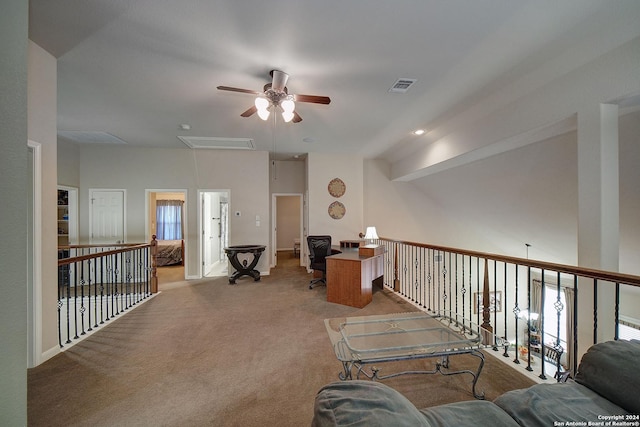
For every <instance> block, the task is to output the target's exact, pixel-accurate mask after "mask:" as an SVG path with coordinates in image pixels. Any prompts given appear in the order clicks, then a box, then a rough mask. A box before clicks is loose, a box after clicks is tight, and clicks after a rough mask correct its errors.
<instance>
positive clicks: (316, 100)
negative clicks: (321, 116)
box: [293, 94, 331, 105]
mask: <svg viewBox="0 0 640 427" xmlns="http://www.w3.org/2000/svg"><path fill="white" fill-rule="evenodd" d="M293 100H294V101H296V102H311V103H313V104H325V105H327V104H329V103H330V102H331V98H329V97H328V96H316V95H300V94H297V95H293Z"/></svg>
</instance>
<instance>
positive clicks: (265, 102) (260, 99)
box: [254, 96, 269, 111]
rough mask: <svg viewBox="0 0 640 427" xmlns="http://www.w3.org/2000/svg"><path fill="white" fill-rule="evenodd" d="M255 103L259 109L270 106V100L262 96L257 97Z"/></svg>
mask: <svg viewBox="0 0 640 427" xmlns="http://www.w3.org/2000/svg"><path fill="white" fill-rule="evenodd" d="M254 104H255V105H256V108H257V109H258V111H260V110H266V109H267V108H269V100H267V98H263V97H261V96H259V97H257V98H256V100H255V102H254Z"/></svg>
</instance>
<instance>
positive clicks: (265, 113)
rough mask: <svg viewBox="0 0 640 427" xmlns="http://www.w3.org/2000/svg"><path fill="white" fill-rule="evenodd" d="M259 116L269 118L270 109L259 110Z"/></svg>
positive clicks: (263, 118) (264, 118)
mask: <svg viewBox="0 0 640 427" xmlns="http://www.w3.org/2000/svg"><path fill="white" fill-rule="evenodd" d="M258 117H260V118H261V119H262V120H267V119H268V118H269V110H258Z"/></svg>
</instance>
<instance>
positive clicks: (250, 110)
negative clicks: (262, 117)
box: [240, 105, 258, 117]
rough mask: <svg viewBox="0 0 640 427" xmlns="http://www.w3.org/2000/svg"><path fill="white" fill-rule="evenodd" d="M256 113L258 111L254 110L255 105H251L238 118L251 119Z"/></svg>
mask: <svg viewBox="0 0 640 427" xmlns="http://www.w3.org/2000/svg"><path fill="white" fill-rule="evenodd" d="M256 111H258V109H257V108H256V106H255V105H253V106H252V107H251V108H249V109H248V110H247V111H245V112H244V113H242V114H240V116H242V117H251V116H253V115H254V114H255V113H256Z"/></svg>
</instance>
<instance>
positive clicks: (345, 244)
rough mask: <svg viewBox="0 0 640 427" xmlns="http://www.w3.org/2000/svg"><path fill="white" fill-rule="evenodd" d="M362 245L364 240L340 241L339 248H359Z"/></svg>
mask: <svg viewBox="0 0 640 427" xmlns="http://www.w3.org/2000/svg"><path fill="white" fill-rule="evenodd" d="M363 244H364V240H362V239H358V240H340V247H341V248H359V247H360V245H363Z"/></svg>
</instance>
